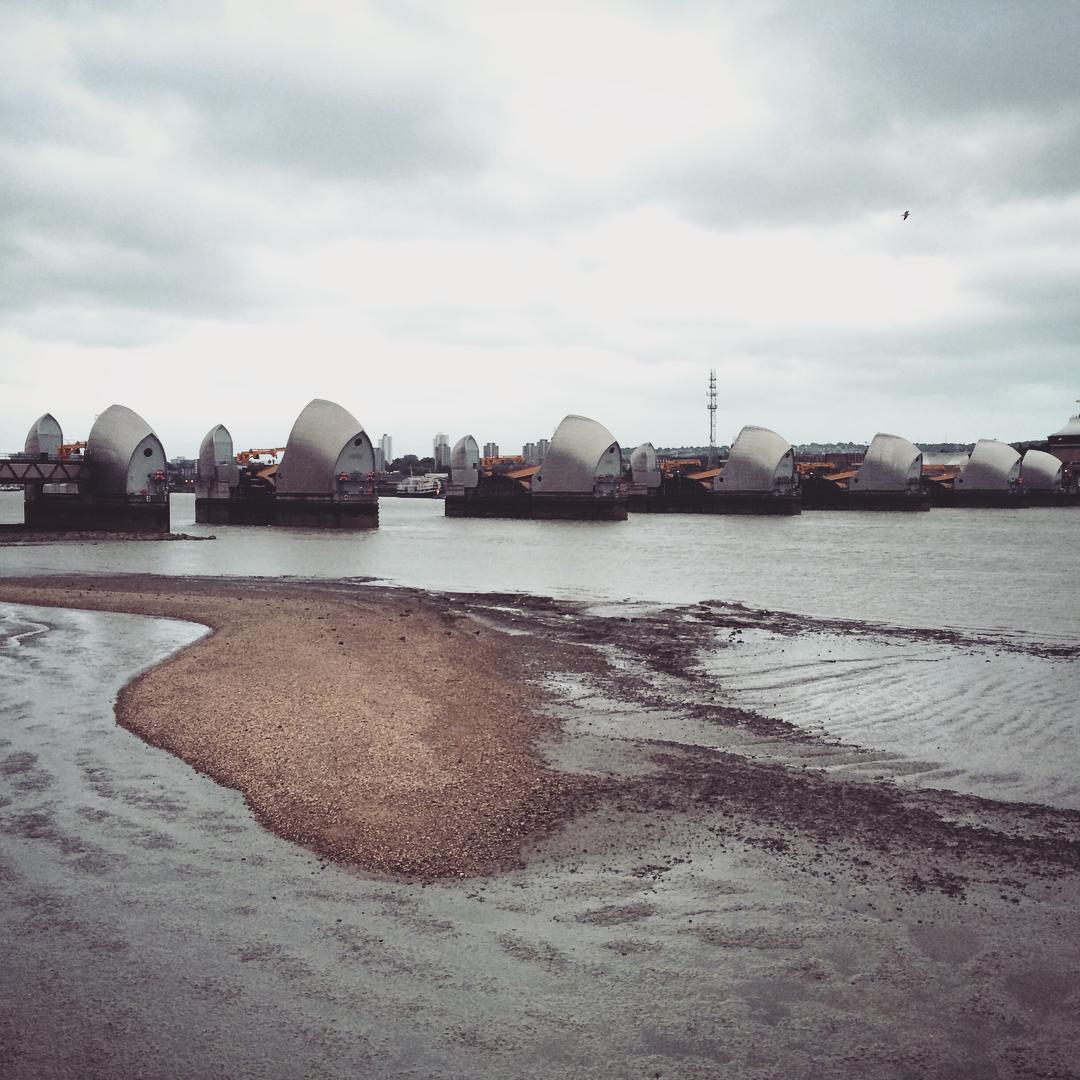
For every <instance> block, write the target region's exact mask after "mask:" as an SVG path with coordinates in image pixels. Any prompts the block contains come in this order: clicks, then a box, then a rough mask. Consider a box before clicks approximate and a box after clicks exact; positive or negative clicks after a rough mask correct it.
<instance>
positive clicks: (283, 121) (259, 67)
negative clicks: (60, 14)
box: [76, 47, 488, 179]
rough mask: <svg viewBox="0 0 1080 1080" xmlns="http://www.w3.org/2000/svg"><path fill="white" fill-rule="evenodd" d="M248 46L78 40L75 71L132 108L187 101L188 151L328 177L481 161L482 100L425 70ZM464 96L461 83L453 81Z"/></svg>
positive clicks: (396, 173) (445, 169)
mask: <svg viewBox="0 0 1080 1080" xmlns="http://www.w3.org/2000/svg"><path fill="white" fill-rule="evenodd" d="M275 60H276V58H274V57H272V56H266V57H260V56H259V55H257V54H253V53H252V52H251V51H250V49H249V48H244V47H238V48H237V49H236V51H235V53H229V52H225V51H220V50H213V49H208V50H206V51H205V52H204V53H202V54H200V55H195V56H189V55H185V53H184V52H182V51H178V52H177V53H175V54H168V53H167V54H161V53H158V54H156V55H152V56H150V57H147V56H145V55H140V54H137V53H134V52H132V51H131V50H128V49H122V50H120V51H119V52H115V51H114V52H110V51H109V50H107V49H101V48H98V47H95V48H86V47H84V48H83V49H82V50H81V51H80V52H79V53H78V55H77V60H76V63H77V68H78V72H79V77H80V78H81V79H82V81H83V82H84V84H85V85H86V86H87V87H89V88H90V89H92V90H93V91H94V92H95V93H99V94H102V95H106V96H108V97H109V98H111V99H114V100H116V101H119V102H124V103H127V104H129V105H134V104H140V105H142V106H149V107H151V108H161V109H164V107H165V106H170V107H176V106H183V107H185V108H186V109H187V110H189V114H190V116H191V118H192V119H193V121H194V131H195V134H194V140H195V142H194V146H193V147H192V149H193V151H194V152H196V153H200V154H205V155H207V156H208V158H210V159H211V160H213V159H224V160H226V161H228V160H234V161H240V162H242V161H252V162H256V163H258V164H260V165H261V166H263V167H272V168H274V169H287V170H289V169H291V170H297V171H301V172H307V173H311V174H315V175H320V174H325V175H327V176H329V177H332V178H345V177H354V178H372V179H394V178H402V177H410V176H416V175H424V174H431V173H435V174H439V173H449V174H455V173H470V172H475V171H477V170H479V169H481V168H483V167H484V165H485V163H486V161H487V154H488V146H487V143H486V140H485V138H484V136H483V132H484V130H485V125H484V124H483V123H482V122H481V121H482V119H483V117H482V116H480V115H477V113H482V112H483V107H482V106H480V104H479V103H478V102H476V101H475V100H472V99H469V100H468V101H467V102H464V103H463V102H460V101H459V100H458V99H457V95H455V93H454V92H453V90H452V91H451V92H450V93H447V88H446V86H442V85H440V84H439V82H438V79H437V78H436V77H435V76H433V75H432V74H429V73H427V72H423V71H415V72H409V71H405V72H389V71H381V72H380V71H378V70H365V68H364V66H363V65H364V62H363V61H362V60H359V61H357V66H356V68H355V69H354V70H352V71H348V72H346V73H340V72H335V73H327V72H324V71H322V70H321V69H320V67H319V66H318V60H317V58H312V59H311V61H310V67H308V68H304V67H303V66H300V65H296V64H294V65H293V66H292V67H291V68H289V67H281V66H276V63H275ZM456 89H457V90H458V92H459V94H460V96H461V97H465V96H466V95H465V94H464V90H463V88H462V87H461V86H458V87H457V88H456Z"/></svg>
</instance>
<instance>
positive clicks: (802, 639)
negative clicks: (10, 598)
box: [0, 493, 1080, 806]
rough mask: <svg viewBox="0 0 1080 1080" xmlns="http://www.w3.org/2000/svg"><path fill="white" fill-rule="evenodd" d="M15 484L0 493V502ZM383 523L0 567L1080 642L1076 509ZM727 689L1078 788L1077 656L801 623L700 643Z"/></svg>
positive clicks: (959, 770) (32, 557)
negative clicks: (738, 611) (478, 596)
mask: <svg viewBox="0 0 1080 1080" xmlns="http://www.w3.org/2000/svg"><path fill="white" fill-rule="evenodd" d="M19 500H21V495H19V494H18V493H0V520H4V519H5V516H6V519H7V520H11V519H12V518H15V519H18V517H19V516H20V514H21V506H20V502H19ZM380 517H381V527H380V528H379V529H378V530H374V531H371V532H361V533H333V532H319V531H309V530H286V529H273V528H258V527H247V528H241V527H233V528H230V527H227V526H220V525H215V526H200V525H196V524H195V523H194V499H193V498H192V497H191V496H177V497H174V500H173V515H172V523H173V528H174V530H177V531H183V532H188V533H191V534H193V535H203V536H209V535H213V536H215V537H216V538H217V539H215V540H212V541H205V542H196V543H191V542H183V541H179V542H162V543H121V542H111V541H104V542H98V543H93V544H72V543H68V544H50V545H35V546H27V547H4V548H0V573H2V574H7V575H14V574H37V573H52V572H87V573H156V574H175V575H183V574H199V575H253V576H284V577H329V578H361V577H365V578H366V577H372V578H377V579H379V580H382V581H386V582H390V583H394V584H399V585H407V586H417V587H422V588H432V589H441V590H451V591H470V592H490V591H500V592H501V591H508V592H528V593H535V594H542V595H550V596H556V597H560V598H566V599H575V600H581V599H586V600H591V601H596V602H597V603H598V605H599V606H601V607H602V608H604V609H607V610H611V608H612V607H613V606H618V605H621V604H624V603H631V604H633V603H638V604H640V603H648V604H654V603H661V604H686V603H695V602H697V601H700V600H706V599H718V600H727V601H742V602H744V603H746V604H747V605H749V606H751V607H756V608H768V609H771V610H779V611H791V612H796V613H800V614H805V615H815V616H828V617H833V618H841V619H850V620H859V621H865V622H870V623H878V624H882V623H883V624H888V625H893V626H908V627H939V626H943V627H950V628H956V629H959V630H961V631H963V632H966V633H976V632H977V633H978V634H979V635H981V636H985V635H987V634H989V636H990V638H991V641H993V640H994V639H998V640H1000V641H1001V642H1002V643H1005V642H1013V643H1020V644H1022V645H1034V644H1037V643H1049V644H1063V643H1064V644H1069V645H1080V619H1078V618H1077V609H1078V606H1080V605H1078V600H1080V581H1078V570H1077V566H1076V552H1077V550H1080V546H1078V540H1080V510H1078V509H1046V510H1040V509H1031V510H1023V511H995V510H976V509H971V510H934V511H931V512H930V513H926V514H904V513H874V514H865V513H864V514H860V513H839V512H834V513H829V512H818V513H806V514H803V515H801V516H800V517H794V518H754V517H714V518H708V517H697V516H686V517H681V516H677V515H658V516H655V517H653V516H648V515H632V516H631V518H630V520H629V521H627V522H611V523H601V522H590V523H576V522H554V521H553V522H523V521H498V520H494V521H491V520H482V521H481V520H477V521H470V520H462V519H447V518H445V517H444V516H443V507H442V503H440V502H435V501H424V500H402V499H384V500H383V501H382V503H381V506H380ZM703 665H704V670H705V671H706V672H707V673H708V674H709V675H711V676H712V677H714V678H715V679H717V681H718V683H719V684H720V686H721V687H722V688H723V689H724V690H725V691H726V692H727V693H729V694H731V695H734V696H735V698H736V699H737V700H738V702H739V704H741V705H743V706H744V707H747V708H753V709H756V710H758V711H760V712H763V713H765V714H767V715H774V716H778V717H782V718H784V719H787V720H790V721H792V722H794V723H797V724H799V725H800V726H802V727H805V728H809V729H811V730H816V731H819V732H821V733H822V734H824V735H827V736H830V737H833V738H840V739H843V740H844V741H849V742H854V743H858V744H860V745H863V746H869V747H877V748H880V749H884V750H887V751H890V752H893V753H895V754H897V755H902V756H905V757H907V758H910V759H912V760H913V761H914V760H916V759H917V761H918V763H919V764H918V769H917V770H914V771H917V772H918V775H919V779H920V782H923V783H937V784H941V785H942V786H953V787H960V788H963V789H966V790H973V791H977V792H982V793H984V794H988V795H992V796H994V797H998V798H1012V799H1022V800H1035V801H1046V802H1051V803H1055V804H1058V805H1066V806H1080V781H1078V779H1077V777H1080V734H1078V732H1080V719H1078V711H1080V710H1078V709H1077V705H1076V702H1077V699H1078V697H1080V663H1078V661H1077V660H1076V659H1070V658H1058V659H1054V658H1047V657H1041V656H1035V655H1028V654H1025V653H1017V652H1010V651H1007V650H1003V649H995V648H994V646H993V645H992V644H991V645H983V646H979V647H977V648H976V647H956V646H950V645H944V644H940V643H921V642H902V641H889V640H888V639H882V640H879V641H877V642H875V641H872V640H869V639H866V638H853V637H849V636H845V635H837V634H835V633H831V632H826V633H819V632H817V631H814V630H808V631H807V632H806V633H804V634H803V635H801V636H799V637H796V638H790V637H784V638H781V637H777V636H773V635H770V634H765V633H762V634H758V635H750V636H748V637H747V638H746V639H745V644H743V645H741V646H739V647H738V648H735V649H731V648H726V649H722V650H718V651H717V652H716V653H715V655H713V656H707V657H705V658H704V659H703Z"/></svg>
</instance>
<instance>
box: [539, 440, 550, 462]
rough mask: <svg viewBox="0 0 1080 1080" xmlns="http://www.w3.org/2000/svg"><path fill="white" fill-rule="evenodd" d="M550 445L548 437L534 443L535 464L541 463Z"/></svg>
mask: <svg viewBox="0 0 1080 1080" xmlns="http://www.w3.org/2000/svg"><path fill="white" fill-rule="evenodd" d="M550 445H551V440H550V439H539V440H538V441H537V443H536V454H537V458H536V464H537V465H543V464H544V458H546V457H547V452H548V447H549V446H550Z"/></svg>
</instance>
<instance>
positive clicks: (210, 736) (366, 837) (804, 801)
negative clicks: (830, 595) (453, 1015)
mask: <svg viewBox="0 0 1080 1080" xmlns="http://www.w3.org/2000/svg"><path fill="white" fill-rule="evenodd" d="M0 600H9V601H15V602H22V603H33V604H42V605H56V606H63V607H73V608H87V609H94V610H103V611H124V612H129V613H133V614H143V615H157V616H166V617H170V618H180V619H188V620H191V621H194V622H198V623H202V624H205V625H207V626H209V627H210V628H211V629H212V631H213V634H212V636H210V637H208V638H206V639H204V640H202V641H200V642H198V643H196V644H195V645H192V646H189V647H188V648H187V649H185V650H184V651H183V652H182V653H180V654H179V655H177V656H175V657H173V658H171V659H169V660H168V661H166V662H165V663H164V664H162V665H160V666H159V667H156V668H153V669H152V670H150V671H148V672H146V673H144V674H143V675H141V676H139V677H138V678H137V679H136V680H134V682H132V683H131V684H129V685H128V686H127V687H125V689H124V690H123V691H122V693H121V695H120V698H119V700H118V702H117V706H116V711H117V717H118V719H119V721H120V723H121V724H122V725H124V726H125V727H127V728H129V729H130V730H132V731H133V732H135V733H136V734H138V735H140V737H142V738H144V739H146V740H147V741H148V742H150V743H151V744H152V745H155V746H160V747H163V748H165V749H167V750H169V751H171V752H173V753H176V754H177V755H179V756H180V757H182V758H183V759H184V760H186V761H188V762H189V763H190V764H192V765H194V766H195V767H196V768H197V769H199V771H201V772H205V773H206V774H208V775H209V776H211V777H213V778H214V779H215V780H218V781H219V782H220V783H224V784H226V785H227V786H229V787H235V788H237V789H238V790H240V791H241V792H242V793H243V794H244V795H245V798H246V799H247V801H248V803H249V805H250V806H251V807H252V809H253V811H254V812H255V814H256V816H257V817H258V819H259V820H260V821H262V822H263V824H264V825H266V826H267V827H269V828H270V829H272V830H273V831H275V832H277V833H278V834H279V835H282V836H284V837H286V838H287V839H290V840H293V841H295V842H298V843H301V844H303V845H305V846H306V847H309V848H311V849H312V850H314V851H316V852H318V853H319V854H320V855H324V856H326V857H330V858H334V859H339V860H341V861H344V862H347V863H350V864H352V865H355V866H357V867H358V868H360V869H361V870H363V871H365V872H369V873H379V874H389V875H397V876H402V877H406V878H408V877H414V878H420V879H427V880H430V879H433V878H438V877H442V876H474V875H485V874H490V873H493V872H497V871H499V870H500V869H505V868H507V867H511V866H519V865H521V862H522V858H523V857H524V856H523V851H525V850H526V849H527V848H528V846H529V845H533V844H535V843H536V842H537V841H539V840H540V839H542V838H543V837H544V836H545V835H547V834H548V833H550V832H551V830H552V829H554V828H557V827H564V826H566V824H567V823H568V822H572V821H573V819H574V818H575V817H577V816H579V815H581V814H583V813H585V812H587V811H590V810H595V809H596V808H597V807H598V806H600V805H606V806H618V807H620V808H627V807H629V808H632V809H631V812H635V813H649V814H654V813H660V814H670V815H680V816H686V815H692V816H697V817H704V816H716V817H718V819H719V822H720V824H716V823H714V824H713V825H712V826H711V827H712V828H713V830H714V831H715V832H716V833H717V835H721V836H723V837H725V838H727V839H728V840H731V841H735V842H739V843H745V844H749V845H752V846H762V847H765V848H768V849H769V850H771V851H772V852H773V853H774V854H775V855H776V856H777V857H778V858H784V859H787V860H789V861H791V862H792V863H793V864H794V865H796V866H797V867H799V868H801V869H804V870H812V869H813V864H814V863H816V862H817V861H819V860H820V858H821V855H820V851H821V849H822V848H823V847H827V846H828V845H830V844H834V843H836V842H838V841H840V840H846V841H848V842H852V843H857V844H859V845H860V846H862V847H864V848H865V849H866V851H867V852H869V853H872V855H873V859H872V861H876V862H878V863H880V865H879V866H878V873H880V874H882V875H883V876H884V877H885V878H887V879H888V880H889V881H891V882H892V883H893V884H894V885H895V886H896V887H897V888H899V889H904V890H907V889H914V890H925V889H927V888H937V889H940V890H941V891H942V892H945V893H949V894H953V895H961V894H962V893H963V890H964V882H967V881H970V880H978V879H980V878H982V877H985V876H986V874H989V873H991V871H992V870H997V871H1001V872H1003V873H1004V872H1005V871H1006V870H1007V871H1008V873H1009V874H1011V875H1014V877H1010V878H1008V880H1009V882H1010V883H1011V884H1010V885H1009V886H1008V887H1009V888H1014V887H1016V884H1015V882H1016V880H1018V879H1015V875H1021V876H1023V877H1031V876H1033V877H1035V878H1042V877H1046V876H1054V875H1056V874H1065V875H1069V876H1071V875H1074V874H1077V873H1078V872H1080V812H1075V811H1068V810H1060V809H1052V808H1048V807H1043V806H1041V805H1038V804H1018V803H1008V804H1002V803H997V802H994V801H992V800H988V799H982V798H978V797H976V796H971V795H960V794H954V793H949V792H945V791H936V790H928V791H910V790H901V789H898V788H896V787H895V786H893V785H890V784H887V783H882V782H879V781H874V780H865V779H853V778H851V777H850V776H847V775H845V776H843V777H838V776H835V775H830V774H829V773H828V772H827V771H826V770H825V769H822V768H820V767H816V766H820V765H822V764H825V763H827V760H828V757H829V754H830V752H831V751H832V750H834V749H835V745H834V744H831V743H828V742H822V740H820V739H819V738H817V737H815V736H813V735H811V734H809V733H807V732H804V731H802V730H801V729H799V728H798V726H797V725H796V724H794V723H792V722H791V721H788V720H778V719H774V718H768V717H764V716H761V715H759V714H756V713H753V712H749V711H747V710H743V709H739V708H736V707H733V706H732V705H730V704H726V703H724V702H723V701H722V700H717V697H716V693H715V691H714V690H713V689H712V688H711V687H709V686H708V685H702V683H703V680H701V679H700V678H698V677H696V675H695V672H694V663H695V652H696V649H698V648H700V647H703V646H704V645H705V644H706V643H707V642H709V641H713V642H714V641H715V637H714V636H713V635H714V634H715V631H716V629H717V628H718V627H720V628H726V629H727V630H728V631H729V632H730V633H731V634H732V635H737V634H738V633H740V632H741V630H742V628H744V627H747V626H751V625H754V626H765V627H767V628H769V629H772V630H777V629H779V630H780V631H781V632H786V633H796V632H797V625H796V624H797V621H798V620H796V619H795V618H794V617H792V616H787V615H784V614H782V613H774V612H754V611H751V610H748V609H745V608H743V607H741V606H739V605H720V604H712V605H708V604H701V605H696V606H694V607H692V608H685V609H672V610H661V609H658V610H657V611H655V612H654V613H652V614H649V615H645V616H640V615H639V616H637V617H627V616H611V615H594V614H590V613H589V612H588V610H587V605H585V604H580V603H578V604H575V603H569V602H563V601H556V600H552V599H548V598H544V597H535V596H527V595H520V594H501V593H499V594H488V595H475V594H442V595H440V594H427V593H424V592H422V591H419V590H412V589H398V588H387V587H382V586H377V585H372V584H369V583H362V582H355V581H354V582H348V583H343V582H333V581H330V582H328V581H319V580H313V581H304V582H297V581H285V582H283V581H280V580H276V579H256V580H254V581H252V580H249V579H228V580H222V579H218V578H213V579H200V578H185V579H176V578H160V577H151V576H141V575H140V576H123V577H97V576H85V577H84V576H71V577H51V578H48V579H25V580H18V579H6V580H4V581H3V582H0ZM827 625H828V628H829V629H831V630H835V629H837V628H838V627H843V628H846V629H849V630H851V631H852V632H861V633H873V632H875V630H874V628H867V627H865V626H860V625H858V624H850V623H845V624H841V623H839V622H838V621H837V620H829V621H828V623H827ZM906 634H907V635H908V636H910V637H911V638H912V639H913V640H918V639H925V638H930V639H936V638H937V637H938V634H937V632H935V631H921V630H910V631H906ZM958 637H959V635H957V634H956V633H954V632H948V639H949V640H950V641H956V640H957V639H958ZM971 641H972V643H977V641H978V639H971ZM1032 648H1034V649H1036V650H1037V649H1039V648H1040V647H1039V646H1035V647H1032ZM612 654H618V655H619V656H621V657H622V659H623V663H622V664H621V666H620V667H619V669H618V670H617V671H616V670H615V669H614V668H613V666H612V663H611V660H610V657H611V656H612ZM552 672H564V673H567V672H572V673H573V675H574V677H575V678H576V679H578V680H581V681H584V682H585V683H586V684H589V683H591V684H592V685H594V686H595V687H597V688H599V689H600V692H602V694H603V695H605V696H606V698H607V699H608V700H611V701H617V702H619V703H620V704H621V705H623V706H626V705H633V706H635V707H638V708H645V709H648V708H653V709H655V708H660V707H664V708H669V709H670V708H671V707H672V704H673V697H674V695H675V694H677V695H678V699H679V700H678V706H677V707H678V709H679V710H681V712H682V713H684V714H685V715H686V716H688V717H692V718H693V719H694V720H696V721H698V722H701V723H704V724H706V725H710V726H715V727H717V728H719V729H724V730H729V731H733V732H737V733H740V734H743V735H749V736H751V737H753V738H754V739H760V740H765V741H766V742H775V743H776V745H777V746H778V747H782V748H783V754H782V755H781V757H782V758H783V759H784V760H777V761H770V760H761V759H760V758H759V757H755V758H754V759H752V760H751V759H748V758H746V757H745V756H742V755H741V754H740V753H738V752H731V751H726V750H722V749H717V748H713V747H701V746H693V745H686V744H685V743H677V742H670V741H667V740H664V739H662V738H661V739H651V740H642V741H640V742H639V744H638V747H637V749H638V751H639V754H638V756H639V758H640V761H641V763H644V765H645V768H646V774H645V775H638V776H619V775H618V771H617V770H613V771H607V773H606V774H598V773H597V771H596V770H592V771H590V772H573V771H564V770H561V769H558V768H552V767H551V766H550V765H548V764H547V763H545V762H544V761H543V755H542V746H543V745H544V744H548V743H551V742H553V741H554V742H556V743H557V742H558V740H559V738H560V734H559V723H558V721H557V720H556V719H554V718H553V717H554V715H555V714H556V713H557V712H558V708H557V698H558V694H557V693H556V694H553V693H552V691H551V690H550V689H548V690H545V689H543V686H542V684H543V681H544V680H545V679H546V678H547V677H549V676H550V675H551V673H552ZM658 680H659V682H658ZM660 683H662V685H660ZM673 687H674V688H675V689H674V693H673ZM793 746H797V747H798V748H799V750H798V752H797V755H796V756H797V757H801V759H802V760H799V761H797V762H796V763H795V764H794V765H793V763H792V761H791V760H790V756H791V753H792V747H793ZM733 749H734V750H736V751H737V747H733ZM842 752H843V753H845V754H849V755H855V756H856V757H857V756H858V755H859V754H861V753H862V754H869V753H871V752H870V751H865V750H862V749H861V748H858V747H849V748H843V750H842ZM822 755H824V757H822ZM637 771H639V772H640V771H641V770H640V769H638V770H637ZM1021 891H1022V889H1021Z"/></svg>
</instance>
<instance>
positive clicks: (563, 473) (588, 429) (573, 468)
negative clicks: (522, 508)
mask: <svg viewBox="0 0 1080 1080" xmlns="http://www.w3.org/2000/svg"><path fill="white" fill-rule="evenodd" d="M621 471H622V454H621V451H620V449H619V444H618V442H616V440H615V437H614V436H613V435H612V434H611V432H610V431H608V429H607V428H606V427H604V425H603V424H600V423H597V422H596V421H595V420H590V419H589V418H588V417H587V416H575V415H573V414H571V415H570V416H567V417H564V419H563V421H562V423H561V424H560V425H559V426H558V428H557V429H556V431H555V434H554V435H552V437H551V446H550V447H549V448H548V452H547V456H546V457H545V458H544V464H543V466H542V468H541V471H540V472H538V473H537V474H536V476H535V477H534V478H533V482H532V490H533V494H534V495H591V494H592V491H593V487H594V486H595V484H596V481H597V480H598V479H600V478H616V477H618V476H619V474H620V473H621Z"/></svg>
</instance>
